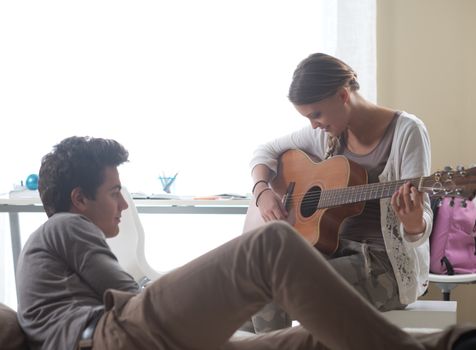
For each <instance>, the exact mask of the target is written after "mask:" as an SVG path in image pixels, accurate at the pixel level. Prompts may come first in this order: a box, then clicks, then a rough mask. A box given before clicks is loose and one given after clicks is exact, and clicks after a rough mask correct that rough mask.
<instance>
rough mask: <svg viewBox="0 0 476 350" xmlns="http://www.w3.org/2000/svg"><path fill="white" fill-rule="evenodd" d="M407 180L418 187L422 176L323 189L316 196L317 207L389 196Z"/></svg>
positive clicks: (328, 206) (335, 205)
mask: <svg viewBox="0 0 476 350" xmlns="http://www.w3.org/2000/svg"><path fill="white" fill-rule="evenodd" d="M407 181H410V182H411V184H412V185H413V186H415V187H416V188H418V189H420V183H421V181H422V178H414V179H407V180H398V181H393V182H385V183H381V182H377V183H372V184H366V185H357V186H350V187H345V188H337V189H330V190H323V191H321V192H320V198H318V205H317V209H322V208H330V207H337V206H340V205H345V204H353V203H359V202H365V201H369V200H372V199H380V198H389V197H391V196H392V195H393V194H394V193H395V191H397V189H398V188H399V187H400V186H402V185H403V184H404V183H405V182H407Z"/></svg>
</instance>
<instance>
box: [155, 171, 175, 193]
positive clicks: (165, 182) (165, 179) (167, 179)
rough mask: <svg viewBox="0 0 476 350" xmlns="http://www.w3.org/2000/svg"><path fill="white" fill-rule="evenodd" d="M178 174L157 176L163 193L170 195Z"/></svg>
mask: <svg viewBox="0 0 476 350" xmlns="http://www.w3.org/2000/svg"><path fill="white" fill-rule="evenodd" d="M177 175H178V173H175V175H174V176H159V180H160V182H161V184H162V189H163V191H164V192H165V193H170V190H171V187H172V184H173V183H174V182H175V179H176V178H177Z"/></svg>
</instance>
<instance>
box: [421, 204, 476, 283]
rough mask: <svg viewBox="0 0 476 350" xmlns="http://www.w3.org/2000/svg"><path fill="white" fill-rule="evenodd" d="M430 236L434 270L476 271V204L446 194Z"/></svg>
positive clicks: (431, 263)
mask: <svg viewBox="0 0 476 350" xmlns="http://www.w3.org/2000/svg"><path fill="white" fill-rule="evenodd" d="M435 215H436V218H435V221H434V224H433V231H432V233H431V236H430V271H431V272H432V273H436V274H445V275H454V274H466V273H476V244H475V242H476V206H475V204H474V202H473V201H470V200H466V201H465V200H463V199H461V198H443V199H442V200H441V202H440V203H439V206H438V210H437V211H435Z"/></svg>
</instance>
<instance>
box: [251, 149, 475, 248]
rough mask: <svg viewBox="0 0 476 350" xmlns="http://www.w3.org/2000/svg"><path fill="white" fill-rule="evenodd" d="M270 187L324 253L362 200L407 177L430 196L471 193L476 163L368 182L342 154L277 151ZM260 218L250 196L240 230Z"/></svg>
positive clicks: (467, 195) (291, 220) (294, 221)
mask: <svg viewBox="0 0 476 350" xmlns="http://www.w3.org/2000/svg"><path fill="white" fill-rule="evenodd" d="M278 164H279V165H278V172H277V176H276V177H275V178H274V179H273V180H272V182H271V184H270V185H271V187H272V189H273V190H274V191H275V192H276V193H277V194H278V195H280V196H281V198H282V201H283V203H284V205H285V207H286V209H287V211H288V218H287V221H288V222H289V223H290V224H291V225H292V226H293V227H294V228H295V229H296V230H297V231H298V232H299V233H300V234H301V235H302V236H303V237H304V238H305V239H306V240H307V241H308V242H309V243H311V244H312V245H313V246H315V247H316V248H317V249H319V250H320V251H321V252H323V253H326V254H332V253H333V252H335V250H336V249H337V246H338V231H339V226H340V225H341V223H342V221H343V220H344V219H345V218H347V217H349V216H355V215H359V214H360V213H362V211H363V209H364V206H365V202H366V201H368V200H372V199H380V198H388V197H391V196H392V195H393V193H394V192H395V191H396V190H397V189H398V188H399V187H400V186H401V185H403V184H404V183H405V182H407V181H410V182H411V183H412V185H413V186H415V187H416V188H417V189H418V190H419V191H420V192H426V193H428V194H429V195H430V196H440V197H447V196H454V197H461V198H465V199H470V200H471V199H473V197H474V196H475V195H476V185H475V183H476V167H472V168H470V169H463V168H461V169H458V170H444V171H437V172H435V173H433V174H432V175H430V176H426V177H418V178H413V179H403V180H398V181H392V182H386V183H381V182H378V183H372V184H368V183H367V172H366V170H365V169H364V168H363V167H361V166H360V165H359V164H357V163H355V162H353V161H351V160H349V159H347V158H346V157H344V156H335V157H332V158H329V159H327V160H324V161H321V162H315V161H314V160H312V159H311V158H310V157H309V156H308V155H307V154H306V153H304V152H303V151H301V150H296V149H292V150H288V151H286V152H285V153H283V154H282V155H281V157H280V158H279V163H278ZM262 224H264V220H263V219H262V217H261V213H260V212H259V209H258V208H257V207H256V205H255V201H254V200H252V202H251V203H250V206H249V208H248V212H247V215H246V219H245V225H244V230H245V232H246V231H249V230H251V229H253V228H256V227H259V226H260V225H262Z"/></svg>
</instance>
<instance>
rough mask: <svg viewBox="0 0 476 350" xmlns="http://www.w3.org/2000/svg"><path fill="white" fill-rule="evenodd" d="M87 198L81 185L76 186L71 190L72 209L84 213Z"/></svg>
mask: <svg viewBox="0 0 476 350" xmlns="http://www.w3.org/2000/svg"><path fill="white" fill-rule="evenodd" d="M85 200H86V198H85V197H84V194H83V191H82V190H81V188H80V187H75V188H74V189H73V190H72V191H71V211H72V212H80V213H82V212H83V211H84V210H85V208H86V201H85Z"/></svg>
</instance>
